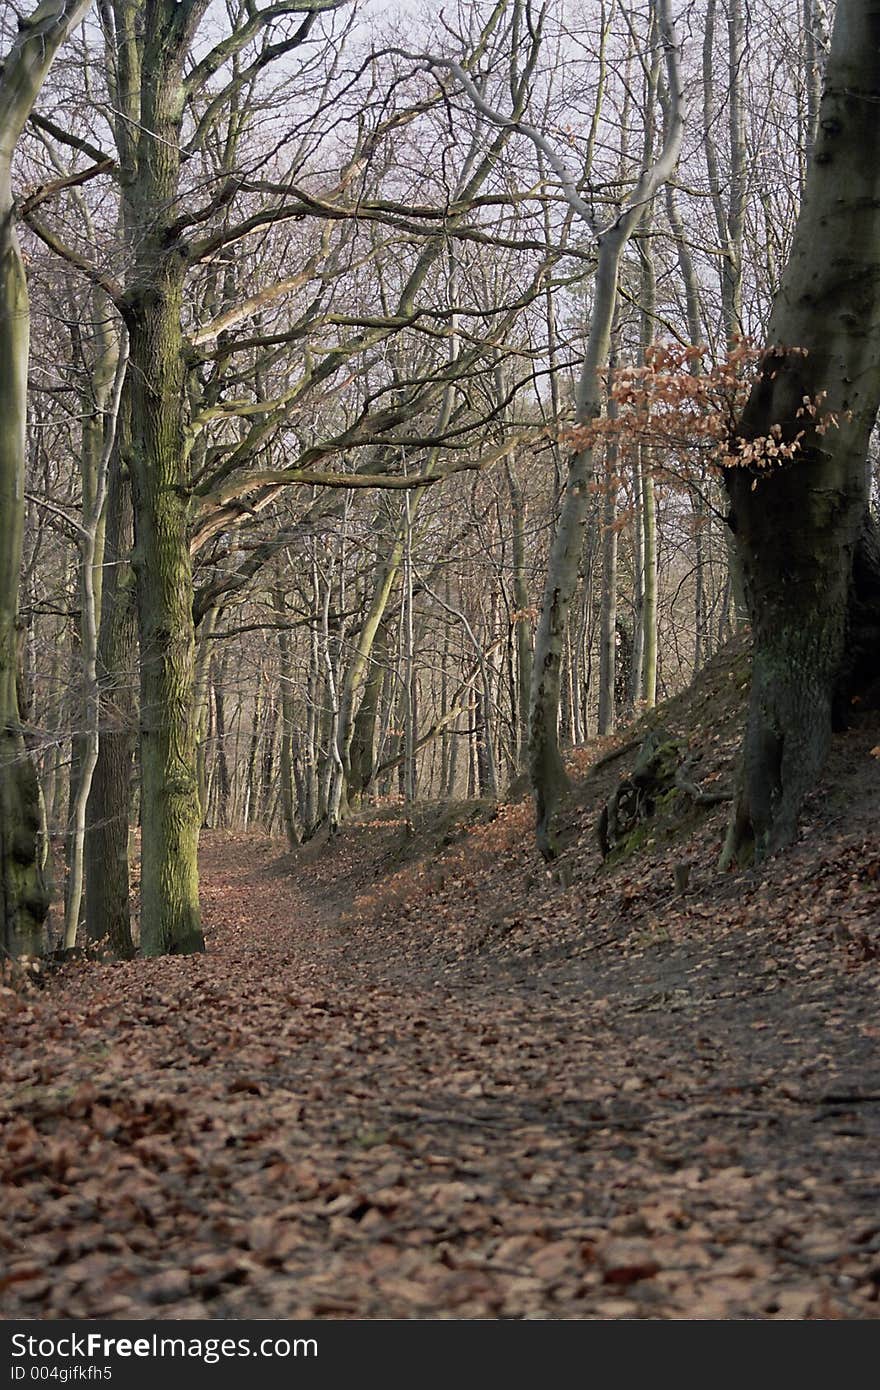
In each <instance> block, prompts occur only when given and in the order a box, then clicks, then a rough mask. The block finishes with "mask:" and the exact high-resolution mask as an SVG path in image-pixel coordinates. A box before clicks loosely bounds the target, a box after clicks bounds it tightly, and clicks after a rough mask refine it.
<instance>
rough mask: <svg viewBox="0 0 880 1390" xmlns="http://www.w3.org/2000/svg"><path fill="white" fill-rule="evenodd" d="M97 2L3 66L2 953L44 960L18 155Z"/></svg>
mask: <svg viewBox="0 0 880 1390" xmlns="http://www.w3.org/2000/svg"><path fill="white" fill-rule="evenodd" d="M88 3H89V0H61V3H59V4H56V5H53V6H51V7H50V10H49V13H48V14H47V13H46V11H47V6H45V5H39V6H38V7H37V9H36V10H35V11H34V14H33V16H32V17H31V18H30V19H26V20H24V21H22V22H21V24H20V27H19V32H18V34H17V36H16V38H15V41H14V43H13V45H12V47H11V49H10V51H9V53H8V54H7V55H6V60H5V62H4V63H3V64H2V66H0V517H2V518H3V543H2V545H0V914H2V916H0V949H2V951H4V952H6V953H8V954H10V955H23V954H30V953H34V952H39V951H40V950H41V949H42V945H43V921H44V918H45V916H46V912H47V910H48V905H49V904H48V896H47V893H46V887H45V883H44V881H43V873H42V868H41V856H40V847H39V829H40V810H39V786H38V783H37V775H36V771H35V769H34V766H33V763H32V761H31V758H30V755H29V753H28V751H27V749H26V747H25V742H24V736H23V732H22V728H21V717H20V712H19V704H18V690H17V673H18V585H19V573H20V569H21V552H22V537H23V532H24V480H25V462H26V456H27V440H26V433H25V430H26V419H27V375H28V356H29V351H30V314H29V307H28V292H27V279H26V277H25V270H24V263H23V261H22V257H21V250H20V248H19V244H18V237H17V234H16V230H15V209H14V204H13V199H12V157H13V154H14V151H15V146H16V144H17V142H18V137H19V135H20V134H21V132H22V129H23V127H24V123H25V121H26V120H27V118H28V116H29V115H30V112H31V109H32V107H33V104H34V102H35V101H36V99H37V96H38V94H39V92H40V89H41V87H42V85H43V82H44V80H45V78H46V74H47V73H48V71H49V68H50V67H51V65H52V60H53V58H54V57H55V54H56V53H57V51H58V49H59V48H60V46H61V44H62V43H63V42H64V40H65V39H66V38H67V35H68V34H69V33H70V31H71V29H73V28H74V26H75V25H76V24H78V23H79V21H80V20H81V19H82V17H83V15H84V14H85V12H86V10H87V9H88Z"/></svg>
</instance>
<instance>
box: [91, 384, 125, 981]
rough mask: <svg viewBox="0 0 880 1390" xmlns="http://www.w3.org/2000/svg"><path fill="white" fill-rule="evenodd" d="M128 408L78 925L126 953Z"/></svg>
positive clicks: (111, 518)
mask: <svg viewBox="0 0 880 1390" xmlns="http://www.w3.org/2000/svg"><path fill="white" fill-rule="evenodd" d="M127 415H128V410H127V407H126V405H125V403H124V402H123V405H122V406H121V407H120V418H119V426H118V433H117V448H116V458H115V461H114V463H113V465H112V466H111V470H110V478H109V482H108V491H107V509H106V511H107V523H106V533H105V540H104V556H105V561H106V562H107V566H106V568H107V573H106V576H105V579H104V585H103V594H102V600H101V626H100V629H99V632H98V660H97V676H98V684H99V690H100V704H101V733H100V739H99V741H98V760H97V762H96V763H95V771H94V775H93V777H92V788H91V792H90V795H89V800H88V805H87V807H86V842H85V879H86V933H87V936H88V939H89V940H90V941H100V940H103V939H104V938H106V939H107V940H108V941H109V943H110V946H111V948H112V950H113V951H114V952H115V954H116V955H118V956H122V957H126V956H130V955H132V954H133V950H134V947H133V945H132V939H131V914H130V910H129V862H128V842H129V823H130V814H131V770H132V758H133V756H134V749H135V742H136V727H137V726H136V703H137V702H136V699H135V655H136V642H137V619H136V613H135V596H134V572H133V571H132V569H131V566H130V564H129V557H130V554H131V546H132V522H131V492H130V489H129V484H128V474H127V464H126V460H127V455H128V444H129V431H128V422H127Z"/></svg>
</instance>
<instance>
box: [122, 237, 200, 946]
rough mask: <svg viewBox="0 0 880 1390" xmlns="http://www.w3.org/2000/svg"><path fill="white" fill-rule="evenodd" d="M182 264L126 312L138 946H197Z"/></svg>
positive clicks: (162, 269)
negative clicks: (137, 667)
mask: <svg viewBox="0 0 880 1390" xmlns="http://www.w3.org/2000/svg"><path fill="white" fill-rule="evenodd" d="M182 289H183V274H182V268H181V267H180V266H179V265H176V264H175V263H174V261H173V260H171V259H170V258H167V257H166V258H163V263H162V264H161V265H160V266H159V267H158V269H157V273H156V276H155V279H154V281H153V283H152V284H151V285H150V286H149V287H144V288H143V289H142V290H141V291H140V293H139V294H138V296H137V302H136V304H135V305H134V306H133V309H132V311H131V313H130V315H129V337H130V348H131V372H132V397H133V401H132V406H133V414H134V419H135V421H136V422H137V430H136V434H135V438H134V441H133V448H132V496H133V501H134V518H135V571H136V574H137V588H138V616H139V635H140V646H141V712H140V717H141V796H142V815H141V820H142V827H143V834H142V842H141V856H142V860H141V863H142V868H141V951H142V952H143V954H144V955H161V954H164V953H174V954H184V953H187V952H192V951H201V950H203V949H204V939H203V937H202V932H201V924H200V918H199V885H198V866H197V851H198V841H199V824H200V821H201V805H200V801H199V786H198V774H197V768H196V748H197V739H198V731H197V720H196V709H195V629H194V626H193V612H192V569H191V564H190V554H189V543H188V531H187V511H186V502H185V500H184V497H183V496H182V484H183V481H184V470H183V465H184V459H185V447H184V437H183V421H182V402H183V398H184V390H183V386H184V382H183V358H182V353H181V346H182V344H181V330H180V316H181V309H182Z"/></svg>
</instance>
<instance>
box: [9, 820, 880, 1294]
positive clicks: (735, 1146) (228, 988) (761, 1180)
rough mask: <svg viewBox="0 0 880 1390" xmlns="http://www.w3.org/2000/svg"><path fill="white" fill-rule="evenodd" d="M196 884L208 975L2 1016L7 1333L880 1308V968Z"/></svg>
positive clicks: (255, 886) (224, 846)
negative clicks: (570, 948)
mask: <svg viewBox="0 0 880 1390" xmlns="http://www.w3.org/2000/svg"><path fill="white" fill-rule="evenodd" d="M324 862H325V863H326V860H325V861H324ZM203 874H204V878H203V893H204V909H205V921H206V926H207V931H208V944H209V951H208V954H207V955H206V956H204V957H196V958H185V959H176V960H174V959H164V960H158V961H148V962H136V963H131V964H118V965H108V966H96V965H73V966H68V967H67V968H66V969H65V970H64V971H63V972H61V974H60V975H59V976H58V977H56V978H55V979H53V980H51V981H50V982H49V984H48V986H47V988H46V989H44V990H42V991H39V992H36V993H34V994H31V995H24V996H14V997H11V998H10V997H9V996H4V1004H6V1005H7V1006H8V1007H7V1008H5V1009H4V1016H3V1034H4V1036H3V1038H2V1047H3V1053H2V1055H3V1056H4V1058H6V1059H7V1065H6V1067H5V1072H6V1076H5V1078H4V1081H3V1084H2V1086H0V1106H2V1109H0V1116H2V1123H3V1142H2V1145H0V1166H2V1173H3V1178H4V1181H5V1183H6V1184H7V1188H6V1191H7V1194H10V1195H11V1200H10V1201H7V1202H6V1228H5V1232H4V1234H3V1236H2V1241H3V1245H2V1250H3V1260H2V1264H3V1267H4V1269H5V1271H6V1272H5V1274H4V1275H3V1276H0V1312H2V1314H3V1316H6V1317H9V1316H21V1315H24V1316H31V1317H33V1316H37V1317H65V1316H66V1317H83V1316H91V1317H97V1316H110V1317H155V1316H159V1317H168V1318H187V1317H206V1316H207V1317H213V1318H236V1317H253V1316H257V1317H308V1316H341V1317H348V1316H351V1317H412V1316H417V1317H436V1316H451V1317H518V1316H538V1317H542V1316H543V1317H630V1316H633V1317H639V1316H647V1317H694V1316H701V1317H768V1316H782V1317H803V1316H819V1317H860V1318H864V1317H869V1318H870V1317H876V1316H877V1314H878V1311H880V1305H878V1302H877V1290H878V1284H880V1217H878V1215H877V1198H878V1196H880V1174H878V1169H877V1152H878V1140H880V1066H878V1063H877V1060H876V1037H877V1035H878V1029H877V1027H876V984H875V980H874V977H873V975H871V976H867V975H865V974H861V975H859V974H858V973H856V974H853V976H852V977H851V979H850V980H849V982H848V986H849V987H848V989H847V992H846V993H845V994H842V993H841V991H840V988H839V981H836V980H835V979H833V978H830V977H826V975H825V974H824V973H823V972H822V971H821V970H820V971H815V972H811V971H810V969H809V968H805V967H804V966H803V965H802V964H801V966H800V968H793V969H790V970H789V969H787V968H786V967H785V964H784V962H782V961H781V960H777V961H774V960H772V959H768V956H767V949H766V947H765V946H763V945H762V946H754V949H751V948H750V947H749V943H748V942H744V941H742V940H740V941H739V942H738V943H733V944H732V945H730V946H729V947H728V948H727V949H726V950H724V949H721V950H719V946H718V943H717V942H715V943H711V944H710V943H708V942H705V943H702V944H701V943H700V941H699V940H695V941H686V942H685V943H684V944H682V943H678V944H676V943H666V944H665V945H662V944H661V946H660V947H659V949H657V950H653V951H648V952H645V953H643V954H642V955H641V956H640V957H636V958H634V959H632V958H624V957H622V956H621V954H620V953H619V952H618V951H616V950H615V949H614V944H613V942H612V943H610V944H606V945H605V946H603V945H602V944H601V943H599V945H598V946H597V947H596V949H593V950H590V951H588V952H586V953H585V954H581V955H580V956H579V957H576V958H566V957H562V956H559V957H558V958H555V959H554V958H552V957H547V958H545V959H543V960H542V961H541V962H538V963H536V962H534V961H528V960H516V959H510V960H503V959H497V958H491V957H488V956H486V955H484V954H480V953H472V954H470V955H465V956H459V957H457V958H454V959H450V958H449V957H448V954H444V943H443V940H442V937H440V936H438V934H436V933H432V932H431V931H430V930H429V929H426V930H425V931H424V933H423V936H422V939H421V940H420V941H417V942H416V943H415V945H413V944H412V942H409V944H408V945H407V947H406V949H403V948H402V947H401V946H400V943H396V942H395V940H394V939H393V937H392V939H390V940H389V941H387V942H386V943H385V944H384V945H383V944H382V943H381V942H380V941H378V940H377V939H376V937H375V936H372V935H370V934H369V933H368V932H366V933H365V934H363V935H361V934H360V933H359V930H358V919H357V914H356V913H354V914H352V912H351V903H350V897H351V895H350V893H349V892H348V890H347V886H346V881H345V877H344V874H340V875H339V877H338V878H337V879H336V880H335V881H334V879H333V876H332V872H330V873H329V875H328V871H327V870H326V869H325V870H324V871H322V872H320V873H316V872H315V871H314V868H313V866H312V865H311V864H310V863H309V862H308V861H307V860H306V859H300V860H296V861H295V862H292V860H291V857H290V856H286V855H282V854H281V851H280V849H279V846H277V845H274V846H273V845H272V844H271V843H270V842H266V841H259V840H256V839H251V838H241V837H221V836H209V837H207V838H206V844H205V846H204V851H203ZM425 915H426V921H427V922H430V898H428V901H427V904H426V907H425Z"/></svg>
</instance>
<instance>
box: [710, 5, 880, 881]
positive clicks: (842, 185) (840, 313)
mask: <svg viewBox="0 0 880 1390" xmlns="http://www.w3.org/2000/svg"><path fill="white" fill-rule="evenodd" d="M878 103H880V5H878V4H876V3H870V4H869V3H865V0H841V3H840V4H839V5H838V8H837V14H836V18H835V24H834V35H833V41H832V50H831V55H830V58H829V62H828V69H827V76H826V84H825V92H824V95H823V98H822V105H821V111H820V120H819V132H818V135H817V140H816V145H815V152H814V158H813V162H812V166H811V168H810V171H809V174H808V178H807V190H806V197H805V201H804V205H803V208H802V210H801V215H800V218H799V220H798V225H797V230H796V233H795V239H794V244H793V249H792V255H791V260H790V262H789V264H788V267H787V268H786V271H785V274H784V276H783V279H782V283H781V286H780V290H779V294H778V296H777V300H776V303H775V305H774V309H773V313H772V316H771V320H770V326H769V332H768V337H769V342H770V344H771V345H772V347H773V348H777V347H778V348H779V349H780V351H779V352H775V353H774V354H773V355H772V356H770V357H769V358H768V360H767V361H766V363H765V365H764V367H763V369H762V373H761V377H760V380H759V381H758V383H757V384H756V386H755V388H754V390H753V391H752V395H751V397H750V399H749V402H748V404H747V406H746V409H745V411H744V414H743V418H742V420H741V422H740V434H741V436H742V437H743V438H744V439H745V440H750V439H755V438H761V437H764V436H766V435H768V434H769V432H770V430H771V429H772V427H773V426H774V425H776V424H778V425H780V426H781V427H782V432H783V433H782V437H783V439H791V438H792V437H793V436H794V435H795V434H796V433H797V432H798V431H799V430H801V429H803V430H804V438H803V441H802V447H801V449H800V451H799V453H798V454H797V456H796V458H795V459H794V460H793V461H792V462H790V463H786V464H784V465H781V466H776V467H770V468H763V469H761V468H749V467H745V466H743V467H738V468H733V469H731V470H729V471H728V474H727V486H728V491H729V495H730V500H731V526H732V529H733V532H734V535H735V538H736V546H737V553H738V555H739V558H740V561H741V565H742V572H743V578H744V583H745V593H746V599H747V602H748V607H749V613H750V617H751V622H752V630H753V643H754V655H753V676H752V690H751V697H750V702H749V716H748V728H747V732H746V738H745V745H744V750H743V766H742V776H741V785H740V789H739V795H738V799H737V803H736V806H735V810H734V817H733V820H732V823H731V829H730V834H729V836H728V842H727V845H726V849H725V855H724V860H725V862H730V861H733V860H737V861H739V862H745V861H747V860H748V859H749V858H750V857H751V856H752V854H755V855H757V856H758V857H761V856H763V855H765V854H768V853H772V852H773V851H774V850H776V849H778V848H780V847H781V846H783V845H785V844H787V843H788V842H789V841H790V840H791V839H792V837H793V836H794V834H795V830H796V824H797V817H798V813H799V811H800V808H801V804H802V801H803V798H804V796H805V794H806V793H807V792H808V791H809V790H810V788H811V787H812V786H813V785H814V784H815V782H816V778H817V776H818V774H819V771H820V769H821V767H822V764H823V762H824V759H825V755H826V752H827V749H828V745H829V741H830V737H831V728H832V707H833V704H834V700H835V695H836V693H837V691H838V688H839V685H840V682H841V680H842V678H843V676H844V674H845V671H844V668H845V665H846V661H845V655H846V650H847V644H848V639H849V641H850V643H851V642H852V640H853V636H854V634H851V632H850V628H849V624H848V615H849V614H850V612H851V609H852V605H853V601H854V599H855V598H857V597H858V595H857V593H856V587H855V585H854V582H853V574H854V570H853V565H854V557H855V555H856V549H857V544H858V541H859V537H860V534H861V532H862V528H863V526H864V522H865V509H866V487H865V454H866V450H867V445H868V440H869V437H870V433H871V429H872V427H873V424H874V420H875V417H876V414H877V408H878V404H880V125H878V122H877V108H878ZM792 348H794V349H805V350H806V353H807V355H806V356H802V355H798V354H797V353H793V352H790V351H789V352H786V351H785V349H792ZM822 392H827V395H826V396H825V398H824V399H823V400H822V402H821V404H820V406H819V416H818V417H817V419H815V420H813V419H811V416H810V414H809V413H807V414H804V413H803V407H804V404H805V402H808V401H810V400H812V399H814V398H816V397H817V396H819V395H820V394H821V393H822ZM830 413H833V415H834V416H835V417H836V419H837V422H838V424H837V425H836V426H835V425H834V424H831V423H829V418H828V417H829V414H830ZM817 425H818V426H819V428H816V426H817ZM824 425H827V428H825V429H824V432H823V426H824Z"/></svg>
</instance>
